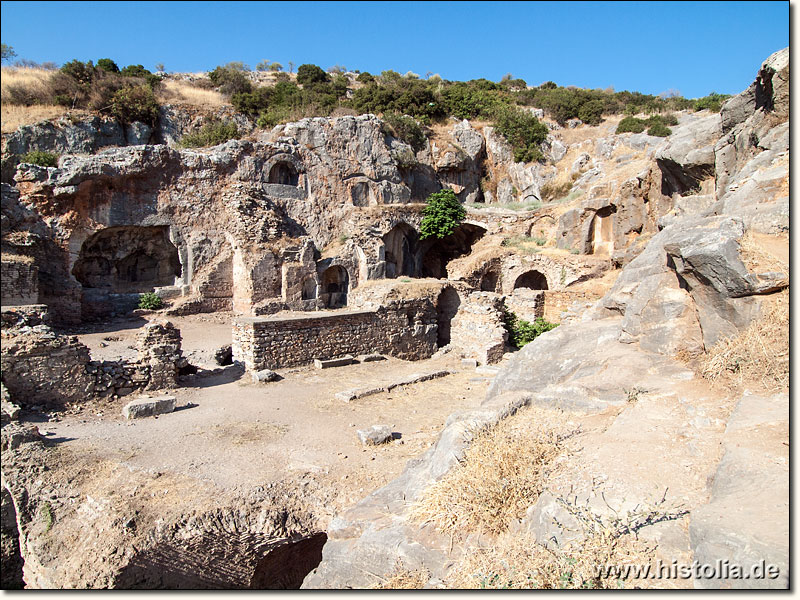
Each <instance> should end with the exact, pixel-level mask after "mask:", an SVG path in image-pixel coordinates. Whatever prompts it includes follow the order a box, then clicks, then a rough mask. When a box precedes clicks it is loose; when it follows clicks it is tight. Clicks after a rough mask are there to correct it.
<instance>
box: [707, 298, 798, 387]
mask: <svg viewBox="0 0 800 600" xmlns="http://www.w3.org/2000/svg"><path fill="white" fill-rule="evenodd" d="M771 303H772V306H771V307H770V308H769V309H768V310H766V311H765V314H764V315H763V316H762V317H761V318H760V319H758V320H756V321H755V322H754V323H753V324H752V325H750V327H748V328H747V329H746V330H745V331H743V332H742V333H741V334H740V335H738V336H737V337H735V338H726V339H724V340H722V341H720V342H719V343H717V344H716V345H715V346H714V347H713V348H711V349H710V350H709V351H708V352H707V353H706V354H705V355H704V356H703V357H702V358H701V360H700V372H701V373H702V375H703V377H705V378H706V379H708V380H709V381H710V382H711V383H712V385H716V384H718V383H721V384H722V385H725V386H727V387H730V388H741V387H743V386H744V385H745V383H747V384H753V383H755V382H760V384H761V385H762V386H763V387H764V389H766V390H770V391H775V390H781V389H784V388H785V387H786V386H787V385H788V384H789V290H784V291H782V292H780V293H778V294H775V295H774V296H773V297H772V298H771Z"/></svg>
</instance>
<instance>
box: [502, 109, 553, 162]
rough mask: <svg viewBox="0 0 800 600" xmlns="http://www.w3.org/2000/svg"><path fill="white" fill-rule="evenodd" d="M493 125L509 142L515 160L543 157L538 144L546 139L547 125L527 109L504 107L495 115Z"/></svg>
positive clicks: (531, 159) (533, 159)
mask: <svg viewBox="0 0 800 600" xmlns="http://www.w3.org/2000/svg"><path fill="white" fill-rule="evenodd" d="M495 127H497V131H498V133H500V134H502V135H503V137H505V138H506V139H507V140H508V142H509V143H510V144H511V147H512V148H513V150H514V160H515V161H516V162H533V161H536V160H540V159H542V158H544V155H543V154H542V150H541V147H540V145H541V143H542V142H543V141H545V139H547V126H546V125H545V124H544V123H540V122H539V120H538V119H537V118H536V117H534V116H533V115H532V114H531V113H529V112H528V111H526V110H521V109H519V108H512V107H504V108H502V109H500V110H498V111H497V113H496V115H495Z"/></svg>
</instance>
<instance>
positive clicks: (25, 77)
mask: <svg viewBox="0 0 800 600" xmlns="http://www.w3.org/2000/svg"><path fill="white" fill-rule="evenodd" d="M1 73H2V83H0V94H1V95H2V100H3V104H5V103H6V102H8V93H9V89H10V88H13V87H24V88H28V89H37V88H38V89H40V90H45V89H46V88H47V82H48V81H49V80H50V77H51V76H52V75H53V71H47V70H46V69H16V68H10V67H4V68H3V69H2V72H1Z"/></svg>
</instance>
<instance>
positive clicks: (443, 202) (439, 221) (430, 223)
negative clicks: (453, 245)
mask: <svg viewBox="0 0 800 600" xmlns="http://www.w3.org/2000/svg"><path fill="white" fill-rule="evenodd" d="M466 216H467V211H466V209H465V208H464V206H463V205H462V204H461V202H459V201H458V197H456V195H455V193H454V192H453V190H451V189H444V190H441V191H439V192H436V193H435V194H431V195H430V196H428V205H427V206H426V207H425V208H424V209H423V210H422V224H421V225H420V228H419V230H420V236H419V237H420V239H423V240H424V239H426V238H430V237H433V238H439V239H442V238H444V237H447V236H448V235H450V234H451V233H453V232H454V231H455V229H456V227H458V226H459V225H460V224H461V222H462V221H463V220H464V218H465V217H466Z"/></svg>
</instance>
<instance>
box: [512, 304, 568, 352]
mask: <svg viewBox="0 0 800 600" xmlns="http://www.w3.org/2000/svg"><path fill="white" fill-rule="evenodd" d="M503 325H504V327H505V328H506V331H508V342H509V344H511V345H512V346H514V347H515V348H522V347H523V346H524V345H525V344H529V343H530V342H532V341H533V340H535V339H536V338H537V337H539V336H540V335H542V334H543V333H545V332H547V331H551V330H553V329H555V328H556V327H558V323H550V322H549V321H546V320H545V319H543V318H542V317H538V318H537V319H535V320H534V322H533V323H531V322H530V321H526V320H524V319H520V318H519V317H517V315H516V314H514V313H513V312H511V311H510V310H506V311H505V312H504V315H503Z"/></svg>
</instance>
